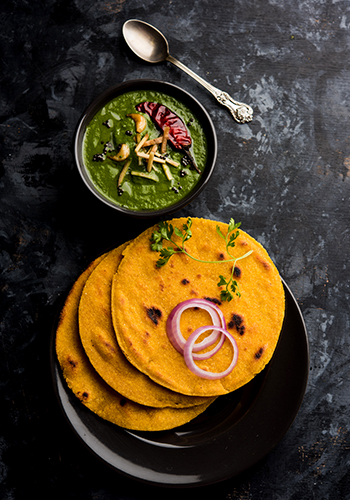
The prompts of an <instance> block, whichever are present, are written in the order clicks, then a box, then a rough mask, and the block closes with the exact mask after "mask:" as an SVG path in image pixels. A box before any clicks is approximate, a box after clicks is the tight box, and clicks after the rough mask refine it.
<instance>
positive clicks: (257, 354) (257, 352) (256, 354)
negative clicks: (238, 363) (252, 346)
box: [255, 347, 264, 359]
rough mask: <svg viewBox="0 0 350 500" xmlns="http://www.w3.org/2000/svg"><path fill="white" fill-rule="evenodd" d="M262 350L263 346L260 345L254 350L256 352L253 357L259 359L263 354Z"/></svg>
mask: <svg viewBox="0 0 350 500" xmlns="http://www.w3.org/2000/svg"><path fill="white" fill-rule="evenodd" d="M263 352H264V348H263V347H260V349H259V350H258V351H256V353H255V359H260V358H261V356H262V355H263Z"/></svg>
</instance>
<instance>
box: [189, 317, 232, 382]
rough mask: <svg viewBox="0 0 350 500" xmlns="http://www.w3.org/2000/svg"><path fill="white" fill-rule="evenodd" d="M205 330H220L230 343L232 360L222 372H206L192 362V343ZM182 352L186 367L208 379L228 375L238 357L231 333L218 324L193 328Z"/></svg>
mask: <svg viewBox="0 0 350 500" xmlns="http://www.w3.org/2000/svg"><path fill="white" fill-rule="evenodd" d="M207 330H216V331H217V332H221V334H222V338H223V339H225V336H226V337H227V338H228V339H229V341H230V342H231V344H232V347H233V358H232V361H231V363H230V366H229V367H228V368H227V369H226V370H224V371H223V372H220V373H214V372H208V371H206V370H202V369H201V368H199V367H198V366H197V365H196V364H195V362H194V354H193V347H194V344H195V342H196V340H197V338H198V337H199V336H200V335H202V333H204V332H206V331H207ZM183 354H184V358H185V363H186V365H187V367H188V368H189V369H190V370H191V372H193V373H194V374H195V375H198V377H201V378H206V379H209V380H217V379H220V378H224V377H226V376H227V375H229V374H230V373H231V372H232V370H233V368H234V367H235V366H236V363H237V359H238V346H237V343H236V341H235V339H234V338H233V337H232V335H231V334H230V333H229V332H228V331H227V330H225V329H224V328H221V327H220V326H216V325H209V326H201V327H199V328H197V330H195V331H194V332H193V333H191V335H190V336H189V337H188V339H187V341H186V343H185V346H184V350H183Z"/></svg>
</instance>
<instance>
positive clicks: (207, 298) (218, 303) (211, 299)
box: [204, 297, 222, 306]
mask: <svg viewBox="0 0 350 500" xmlns="http://www.w3.org/2000/svg"><path fill="white" fill-rule="evenodd" d="M204 298H205V300H208V301H209V302H213V304H216V305H217V306H221V304H222V302H221V300H219V299H217V298H216V297H204Z"/></svg>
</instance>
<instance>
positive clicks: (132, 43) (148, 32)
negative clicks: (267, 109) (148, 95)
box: [122, 19, 253, 123]
mask: <svg viewBox="0 0 350 500" xmlns="http://www.w3.org/2000/svg"><path fill="white" fill-rule="evenodd" d="M122 31H123V36H124V39H125V41H126V43H127V45H128V46H129V48H130V49H131V50H132V51H133V52H134V54H136V55H137V56H138V57H139V58H140V59H142V60H144V61H147V62H149V63H160V62H163V61H168V62H171V63H172V64H174V65H175V66H177V67H178V68H180V69H182V70H183V71H184V72H185V73H187V74H188V75H190V76H191V77H192V78H193V79H194V80H196V81H197V82H198V83H200V84H201V85H203V87H205V88H206V89H207V90H208V91H209V92H210V93H211V94H212V95H213V96H214V97H215V99H216V100H217V101H218V102H219V103H220V104H222V105H223V106H226V107H227V108H228V109H229V111H230V112H231V115H232V116H233V118H234V119H235V120H236V121H237V122H238V123H246V122H250V121H251V120H252V118H253V110H252V108H251V107H250V106H248V104H244V103H242V102H238V101H235V100H234V99H232V97H231V96H230V95H229V94H228V93H227V92H223V91H221V90H220V89H218V88H216V87H214V86H213V85H211V84H210V83H208V82H207V81H206V80H203V78H201V77H200V76H198V75H197V74H196V73H194V72H193V71H192V70H191V69H190V68H188V67H187V66H185V65H184V64H183V63H182V62H180V61H178V60H177V59H175V58H174V57H172V56H171V55H170V53H169V44H168V41H167V40H166V38H165V37H164V35H163V34H162V33H161V32H160V31H159V30H158V29H157V28H155V27H154V26H152V25H151V24H148V23H146V22H144V21H139V20H138V19H129V20H128V21H126V22H125V23H124V25H123V30H122Z"/></svg>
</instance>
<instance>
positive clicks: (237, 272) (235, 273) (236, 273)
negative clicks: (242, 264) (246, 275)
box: [233, 266, 242, 278]
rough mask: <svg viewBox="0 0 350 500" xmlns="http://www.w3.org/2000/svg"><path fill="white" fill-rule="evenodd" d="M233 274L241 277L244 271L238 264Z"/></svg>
mask: <svg viewBox="0 0 350 500" xmlns="http://www.w3.org/2000/svg"><path fill="white" fill-rule="evenodd" d="M233 274H234V276H235V277H236V278H240V277H241V274H242V271H241V269H240V268H239V267H238V266H235V268H234V270H233Z"/></svg>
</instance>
